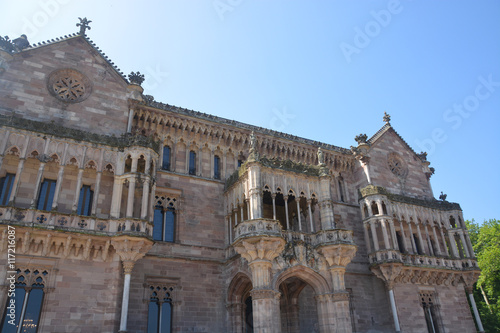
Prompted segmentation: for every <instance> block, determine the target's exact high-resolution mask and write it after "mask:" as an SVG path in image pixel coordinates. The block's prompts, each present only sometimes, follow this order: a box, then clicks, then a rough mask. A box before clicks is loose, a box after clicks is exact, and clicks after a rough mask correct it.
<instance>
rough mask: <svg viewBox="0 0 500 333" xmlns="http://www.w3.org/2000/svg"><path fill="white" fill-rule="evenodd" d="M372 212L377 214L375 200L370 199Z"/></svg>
mask: <svg viewBox="0 0 500 333" xmlns="http://www.w3.org/2000/svg"><path fill="white" fill-rule="evenodd" d="M372 214H373V215H378V214H379V212H378V205H377V203H376V202H375V201H372Z"/></svg>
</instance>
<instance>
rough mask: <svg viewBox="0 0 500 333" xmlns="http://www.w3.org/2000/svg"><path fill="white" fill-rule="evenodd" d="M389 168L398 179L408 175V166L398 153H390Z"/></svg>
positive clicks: (388, 158)
mask: <svg viewBox="0 0 500 333" xmlns="http://www.w3.org/2000/svg"><path fill="white" fill-rule="evenodd" d="M387 167H388V168H389V170H391V172H392V173H393V174H395V175H396V176H397V177H400V178H404V177H406V175H407V174H408V166H407V165H406V163H405V162H404V161H403V159H402V158H401V156H399V154H397V153H390V154H389V155H388V156H387Z"/></svg>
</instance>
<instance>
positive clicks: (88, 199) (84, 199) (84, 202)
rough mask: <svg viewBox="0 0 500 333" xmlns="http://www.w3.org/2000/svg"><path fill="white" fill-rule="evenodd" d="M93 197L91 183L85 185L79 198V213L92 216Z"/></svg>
mask: <svg viewBox="0 0 500 333" xmlns="http://www.w3.org/2000/svg"><path fill="white" fill-rule="evenodd" d="M93 197H94V191H92V190H91V189H90V185H83V186H82V188H81V190H80V198H79V199H78V210H77V214H78V215H84V216H90V212H91V209H92V199H93Z"/></svg>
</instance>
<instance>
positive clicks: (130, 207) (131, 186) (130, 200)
mask: <svg viewBox="0 0 500 333" xmlns="http://www.w3.org/2000/svg"><path fill="white" fill-rule="evenodd" d="M127 179H128V196H127V212H126V217H129V218H132V217H134V197H135V177H134V176H131V177H128V178H127Z"/></svg>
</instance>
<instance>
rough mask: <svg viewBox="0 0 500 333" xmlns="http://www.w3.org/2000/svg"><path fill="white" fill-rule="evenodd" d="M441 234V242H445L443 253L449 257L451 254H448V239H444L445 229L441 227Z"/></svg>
mask: <svg viewBox="0 0 500 333" xmlns="http://www.w3.org/2000/svg"><path fill="white" fill-rule="evenodd" d="M439 233H440V234H441V240H442V241H443V246H444V251H443V253H444V254H445V255H447V256H448V257H449V256H450V253H449V252H448V246H446V237H444V232H443V228H441V227H440V228H439ZM450 246H451V245H450Z"/></svg>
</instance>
